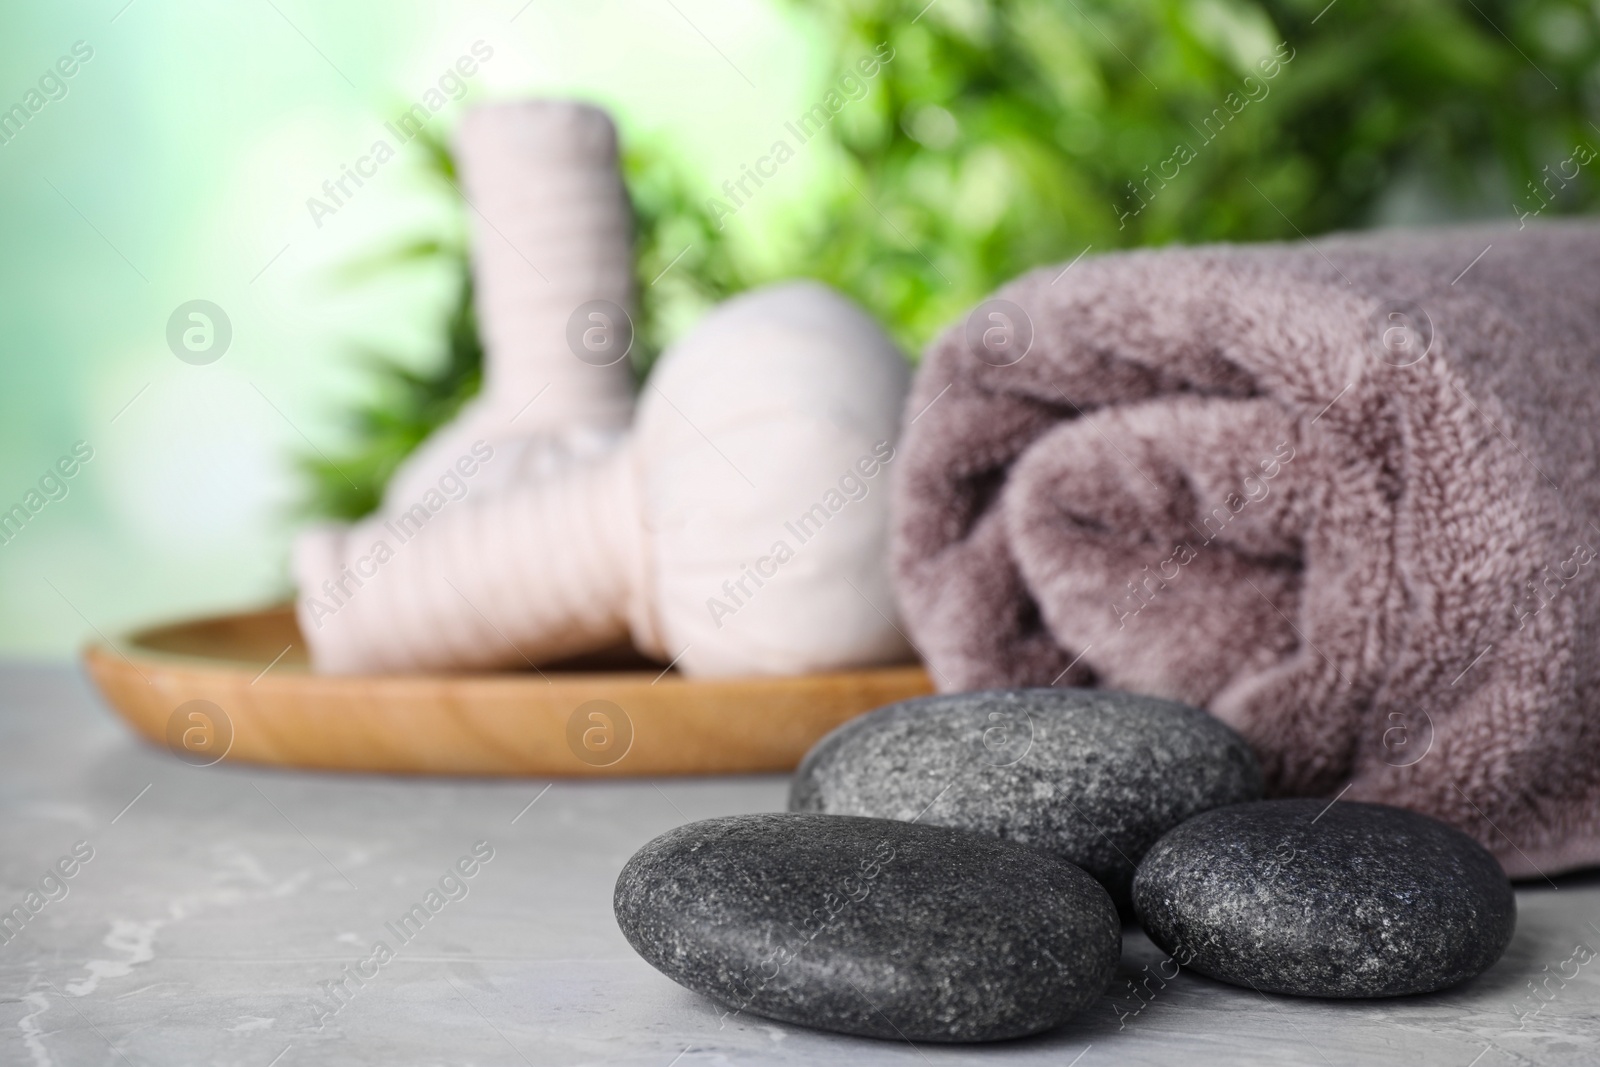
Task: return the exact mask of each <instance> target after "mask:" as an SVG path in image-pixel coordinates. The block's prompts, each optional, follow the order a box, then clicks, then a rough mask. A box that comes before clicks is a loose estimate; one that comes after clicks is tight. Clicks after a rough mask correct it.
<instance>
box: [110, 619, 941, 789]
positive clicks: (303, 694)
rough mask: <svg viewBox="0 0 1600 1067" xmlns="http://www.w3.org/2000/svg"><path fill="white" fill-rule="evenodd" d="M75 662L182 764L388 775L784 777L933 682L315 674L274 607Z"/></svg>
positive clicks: (635, 672) (604, 663)
mask: <svg viewBox="0 0 1600 1067" xmlns="http://www.w3.org/2000/svg"><path fill="white" fill-rule="evenodd" d="M83 658H84V663H85V665H86V666H87V667H88V670H89V675H90V677H91V678H93V679H94V683H95V685H96V686H98V687H99V689H100V692H101V693H102V694H103V695H104V696H105V698H106V700H107V701H108V702H109V703H110V704H111V706H112V707H113V708H115V709H116V710H117V712H118V714H120V715H121V716H122V717H123V718H124V719H126V720H127V721H128V723H129V724H130V725H132V727H133V728H134V729H135V730H136V731H138V732H139V733H140V734H142V735H143V736H144V737H146V738H148V739H149V740H150V741H152V742H154V743H156V744H159V745H162V746H164V747H166V748H168V749H170V750H171V751H172V753H173V754H174V755H175V756H177V757H178V758H179V759H182V760H184V761H185V762H188V763H192V764H195V765H207V764H211V763H216V762H219V761H221V760H227V761H237V762H246V763H268V764H281V765H286V766H294V767H313V768H319V769H327V770H345V771H377V772H385V773H399V774H460V775H535V776H550V775H559V776H577V775H607V776H630V775H657V774H728V773H740V772H754V771H788V770H792V769H793V768H794V766H795V765H796V764H797V763H798V762H799V761H800V758H801V757H802V756H803V755H804V754H805V752H806V750H807V749H808V748H810V747H811V745H812V744H814V743H815V742H816V741H817V739H819V738H820V737H822V736H823V735H824V734H826V733H827V732H828V731H829V730H831V729H833V728H834V727H835V726H838V725H839V724H840V723H842V722H844V721H845V720H847V719H850V718H852V717H854V716H856V715H860V714H862V713H863V712H866V711H870V710H871V709H873V708H875V707H878V706H879V705H882V704H887V703H890V702H892V701H896V700H903V699H906V698H907V697H913V696H920V695H922V694H924V693H928V692H930V691H931V688H932V687H931V686H930V684H929V682H928V677H927V675H926V674H925V673H924V671H923V669H922V668H921V667H917V666H910V665H908V666H901V667H887V668H880V669H875V670H864V671H850V672H844V673H838V674H816V675H806V676H803V677H792V678H729V679H713V680H691V679H687V678H684V677H683V676H681V675H679V674H678V673H676V672H675V671H670V670H669V671H663V669H662V667H661V665H660V664H653V663H649V662H648V661H646V660H643V659H642V658H640V657H639V656H638V655H637V654H635V653H632V652H631V651H628V650H617V651H614V652H612V653H607V654H603V655H599V656H591V657H585V658H584V659H583V660H581V661H579V660H574V661H571V662H569V663H566V664H562V665H560V666H557V667H546V668H544V669H543V673H542V675H541V674H539V673H535V672H532V671H526V672H523V671H518V672H508V673H500V674H458V675H437V674H435V675H409V676H399V675H391V676H381V677H334V676H324V675H317V674H312V673H311V672H310V670H309V669H308V667H307V665H306V655H305V646H304V642H303V641H302V639H301V637H300V631H299V629H298V628H297V627H296V625H295V620H294V614H293V612H292V611H290V610H289V609H288V608H286V607H284V608H273V609H270V610H267V611H260V612H254V613H250V614H243V615H228V616H222V617H218V618H212V619H200V620H196V621H193V622H185V623H179V624H177V625H171V626H161V627H155V628H152V629H147V630H142V631H140V632H138V633H135V634H132V635H130V636H129V637H128V638H126V639H125V640H123V641H120V642H116V643H115V644H105V643H94V644H91V645H89V646H88V647H87V648H86V649H85V650H84V653H83Z"/></svg>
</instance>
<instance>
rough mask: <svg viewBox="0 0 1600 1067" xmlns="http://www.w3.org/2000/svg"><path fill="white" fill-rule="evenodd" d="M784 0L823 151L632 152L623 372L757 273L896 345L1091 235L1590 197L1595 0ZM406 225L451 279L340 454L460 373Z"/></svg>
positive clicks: (910, 343)
mask: <svg viewBox="0 0 1600 1067" xmlns="http://www.w3.org/2000/svg"><path fill="white" fill-rule="evenodd" d="M781 2H784V3H787V4H789V5H790V6H792V7H793V8H794V9H795V10H796V11H797V13H799V14H800V15H801V16H803V17H806V18H810V19H813V20H815V22H816V24H817V25H818V27H819V28H820V29H821V31H822V37H823V39H824V40H825V41H826V42H827V49H828V55H829V62H830V69H827V70H822V71H819V72H818V73H819V78H818V83H817V84H818V87H817V89H816V97H815V99H816V100H817V101H818V102H823V103H824V104H825V106H826V107H827V108H828V111H829V114H830V115H831V116H832V117H831V118H830V120H829V121H828V122H827V123H826V124H825V125H824V126H823V128H822V131H821V132H820V133H818V134H816V135H815V136H812V137H811V138H810V139H808V140H807V141H806V142H805V143H804V145H801V144H799V143H794V144H792V145H791V147H792V148H794V149H795V150H796V151H803V152H806V153H816V158H815V160H814V163H815V164H816V168H817V170H818V172H819V173H818V177H817V178H816V179H815V180H813V181H810V182H809V183H808V185H807V186H806V189H805V193H804V196H803V197H799V198H796V197H792V196H791V197H789V198H788V199H786V200H785V202H784V203H785V210H784V211H782V212H771V211H769V212H766V213H763V214H760V215H752V214H749V213H744V212H738V213H735V214H734V215H733V216H732V217H729V215H728V213H727V211H726V208H727V207H728V206H729V204H728V199H727V196H726V194H725V193H724V192H723V191H722V190H721V189H720V188H719V186H718V184H717V178H720V176H716V177H713V176H712V175H709V174H704V173H698V172H697V171H696V170H695V169H694V168H693V167H692V166H691V165H690V164H688V163H687V162H686V161H684V160H683V159H682V158H681V157H680V156H678V155H676V154H674V153H673V152H672V151H671V150H670V148H668V147H666V146H661V145H646V146H634V147H633V148H632V149H631V150H630V151H629V153H628V156H627V161H626V174H627V180H628V184H629V189H630V193H631V195H632V197H633V200H634V204H635V210H636V213H637V216H638V235H637V247H638V271H639V277H640V279H641V283H642V284H641V286H640V304H641V306H640V319H639V323H638V336H639V338H640V339H641V343H640V345H639V351H638V352H636V358H637V360H638V362H637V364H636V369H637V370H638V371H639V372H640V374H641V375H642V374H644V373H647V372H648V369H649V365H650V362H651V361H652V360H653V359H654V357H655V355H656V354H658V353H659V352H660V351H661V349H662V348H663V347H664V346H665V345H667V344H669V343H670V342H671V341H672V340H673V339H674V338H675V337H676V336H678V335H679V334H680V333H681V332H682V331H683V329H685V328H686V327H687V325H688V324H689V323H691V322H692V321H693V320H694V319H695V318H696V317H697V316H698V315H699V314H700V313H702V312H703V311H704V309H705V308H707V307H709V306H710V305H712V304H714V303H716V302H717V301H718V300H721V299H722V298H724V297H726V296H727V295H729V294H731V293H735V292H738V291H740V290H743V289H746V288H750V287H752V286H755V285H759V284H762V283H765V282H768V281H772V280H776V279H777V278H779V277H792V276H809V277H814V278H818V279H820V280H822V281H825V282H827V283H829V284H831V285H833V286H835V287H837V288H839V289H840V290H842V291H844V292H846V293H848V294H850V295H851V296H853V297H854V298H856V299H857V300H859V301H860V302H861V303H862V304H864V305H865V306H866V307H867V308H869V309H870V310H871V311H873V312H874V313H875V314H876V315H877V316H878V317H879V318H880V319H881V320H882V321H883V322H884V323H885V324H886V325H887V326H888V327H889V329H890V330H891V331H892V332H893V333H894V334H895V336H896V338H897V339H898V340H899V341H900V342H901V344H902V345H904V346H905V347H906V348H907V350H908V351H911V352H916V351H917V350H918V349H920V348H921V346H922V345H924V344H925V343H926V342H927V341H928V340H929V339H930V338H931V337H932V336H933V334H934V333H935V332H936V331H937V330H939V329H940V328H941V327H943V326H944V325H945V324H947V323H949V322H951V321H953V320H954V319H956V318H957V317H958V316H959V315H961V314H962V313H963V312H964V311H965V310H966V309H967V308H968V307H970V306H971V305H972V304H973V303H975V302H976V301H977V300H978V299H980V298H981V297H982V296H983V295H984V294H986V293H988V292H989V291H990V290H992V289H993V288H995V287H996V286H997V285H999V284H1001V283H1002V282H1004V281H1006V280H1008V279H1010V278H1011V277H1013V276H1015V275H1017V274H1019V273H1021V272H1023V271H1025V270H1027V269H1029V268H1031V267H1035V266H1039V265H1041V264H1046V263H1055V262H1065V261H1067V260H1069V259H1071V258H1072V257H1074V256H1076V255H1078V254H1079V253H1081V252H1083V251H1085V250H1089V249H1092V250H1093V251H1096V252H1100V251H1109V250H1112V249H1116V248H1127V247H1135V246H1149V245H1161V244H1166V243H1170V242H1174V241H1183V242H1198V241H1212V240H1268V239H1289V238H1295V237H1297V236H1301V235H1311V234H1317V233H1323V232H1326V231H1329V230H1335V229H1342V228H1355V227H1362V226H1369V225H1374V224H1382V223H1387V222H1397V221H1414V222H1428V221H1436V220H1440V219H1446V218H1471V217H1490V216H1498V217H1505V218H1511V217H1513V216H1514V215H1521V214H1537V215H1543V216H1549V215H1554V214H1559V213H1568V212H1574V211H1582V210H1587V209H1590V208H1593V207H1594V206H1595V204H1596V202H1597V200H1600V182H1597V181H1596V178H1595V175H1594V173H1593V169H1594V167H1597V166H1600V162H1597V163H1595V164H1592V165H1589V166H1582V167H1578V168H1576V169H1577V171H1578V172H1577V174H1576V175H1574V174H1572V173H1571V171H1572V170H1573V165H1572V162H1571V161H1572V159H1573V154H1574V150H1575V148H1576V147H1577V146H1580V145H1581V146H1585V149H1586V150H1590V149H1593V148H1594V147H1595V146H1600V126H1596V125H1595V121H1594V116H1600V12H1597V9H1596V8H1595V7H1593V6H1590V5H1588V4H1585V3H1582V2H1579V0H1468V2H1467V3H1465V4H1459V3H1456V2H1452V0H1333V2H1332V3H1329V2H1328V0H932V2H931V3H929V2H927V0H781ZM884 45H887V46H888V47H889V48H890V49H892V58H890V59H889V61H888V62H886V63H884V64H882V66H881V68H880V69H878V70H876V71H875V72H874V73H873V74H872V76H870V77H866V76H863V74H862V68H860V67H858V66H857V64H858V62H859V61H860V60H861V59H862V58H863V57H867V56H870V55H873V54H874V53H875V52H877V51H878V50H879V49H880V48H881V46H884ZM882 54H884V55H889V53H887V52H884V53H882ZM830 90H831V91H833V92H834V93H835V96H833V97H831V98H830V97H828V96H827V95H826V94H827V93H828V92H829V91H830ZM835 104H837V105H838V106H837V107H834V106H833V105H835ZM798 118H799V116H775V123H774V125H775V127H776V126H781V124H782V120H784V119H794V120H798ZM438 155H439V162H438V165H439V166H441V167H448V166H449V163H448V157H447V156H446V155H445V154H444V153H443V151H442V149H441V150H439V151H438ZM763 195H766V194H763ZM719 202H720V207H719ZM429 251H430V252H434V253H436V254H440V255H444V254H448V255H451V256H454V257H456V258H455V262H456V263H457V264H458V265H459V270H460V276H461V279H462V281H461V285H460V289H459V293H460V300H459V301H458V303H457V305H456V306H455V308H454V309H453V310H452V312H451V314H450V315H449V317H448V318H447V320H446V321H447V324H448V325H447V330H446V333H445V343H444V345H443V348H444V358H443V359H442V360H441V366H440V367H439V368H438V369H437V370H436V371H435V372H433V373H430V374H420V375H419V374H411V373H409V372H402V371H398V370H395V369H393V367H392V366H391V367H389V368H387V369H383V370H380V371H379V375H380V378H381V379H382V383H383V388H382V389H381V391H380V393H381V395H380V398H379V399H378V400H376V401H374V402H373V403H372V404H369V405H367V406H366V407H363V408H362V409H361V410H360V411H358V412H357V413H356V415H355V418H356V426H355V429H356V431H357V432H356V435H355V436H356V444H355V446H354V447H353V450H352V451H351V452H350V453H349V455H348V456H347V457H346V458H345V459H341V460H340V461H339V463H338V467H340V468H343V469H345V470H359V471H360V472H361V474H362V476H363V477H364V478H367V479H370V481H369V482H368V483H367V484H372V485H375V486H381V484H382V481H383V479H385V478H386V477H387V473H388V472H389V471H392V470H393V467H394V464H396V463H398V462H399V459H400V458H401V457H402V456H403V455H404V454H405V452H406V451H408V450H409V449H410V447H412V446H414V445H415V444H416V442H417V441H420V440H421V439H422V437H423V436H425V435H426V432H427V430H428V429H430V428H431V427H432V426H434V425H437V423H438V422H440V421H443V419H445V418H447V417H448V416H449V414H451V413H453V412H454V410H455V408H456V407H458V406H459V404H460V403H461V401H462V400H463V399H465V397H466V396H468V395H470V393H471V392H472V391H473V390H474V389H475V388H476V384H477V376H476V375H477V371H476V366H477V363H476V361H477V360H478V359H479V358H480V355H481V353H480V350H479V348H478V344H477V341H476V336H475V331H474V330H473V328H472V314H471V306H470V295H471V289H470V282H469V281H468V279H467V273H466V266H465V257H464V253H463V252H462V250H461V249H460V248H459V247H450V248H446V246H445V245H443V244H437V245H435V246H431V247H430V249H429ZM669 266H670V270H669V269H668V268H669ZM663 272H665V273H663ZM346 460H348V462H347V461H346ZM332 468H333V465H332V464H327V463H322V462H321V461H320V460H319V461H318V463H316V464H312V465H311V471H310V473H311V475H312V481H313V483H314V485H315V487H316V490H315V493H314V497H313V501H312V505H313V510H315V511H317V512H319V513H321V514H328V515H333V516H336V517H354V516H356V515H358V514H361V513H363V512H364V510H366V509H368V508H370V507H371V506H373V505H374V504H375V503H376V490H374V492H373V493H372V494H370V495H363V494H359V493H358V494H351V493H350V492H349V490H350V486H349V485H348V484H347V483H346V479H345V478H344V476H343V475H341V474H340V473H339V472H338V470H337V469H332ZM336 480H337V482H338V483H340V484H339V485H336V484H334V483H335V481H336ZM340 485H342V486H343V488H340Z"/></svg>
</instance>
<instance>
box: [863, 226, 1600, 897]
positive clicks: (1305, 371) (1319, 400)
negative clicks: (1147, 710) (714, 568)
mask: <svg viewBox="0 0 1600 1067" xmlns="http://www.w3.org/2000/svg"><path fill="white" fill-rule="evenodd" d="M906 419H907V423H908V429H907V431H906V435H905V443H904V447H903V454H904V463H903V467H902V468H901V470H900V471H899V472H898V474H899V480H898V482H897V484H896V487H895V493H896V496H895V501H894V503H895V508H896V517H895V532H894V545H893V550H894V565H895V572H896V575H895V576H896V581H897V586H898V592H899V596H900V599H901V604H902V608H903V615H904V618H905V620H906V625H907V627H908V629H909V631H910V636H911V638H912V639H913V641H914V642H915V644H916V645H917V647H918V649H919V651H920V652H921V653H922V654H923V656H924V658H925V659H926V660H927V661H928V663H929V666H930V669H931V671H932V673H933V676H934V679H935V681H936V682H937V684H938V685H939V686H940V687H941V688H943V689H946V690H956V689H972V688H982V687H990V686H1013V685H1049V684H1056V685H1098V686H1102V687H1106V688H1115V689H1125V690H1131V691H1134V692H1143V693H1150V694H1154V695H1158V696H1163V697H1168V698H1173V699H1178V700H1183V701H1187V702H1189V703H1193V704H1197V705H1199V706H1202V707H1205V708H1207V709H1209V710H1210V711H1211V712H1212V713H1213V714H1215V715H1216V716H1217V717H1219V718H1220V719H1222V720H1223V721H1225V722H1227V723H1229V724H1231V725H1232V726H1234V727H1235V728H1236V729H1238V730H1239V731H1240V732H1241V733H1243V734H1244V736H1245V737H1246V738H1247V739H1248V740H1249V741H1250V742H1251V744H1252V745H1253V746H1254V747H1255V749H1256V751H1257V753H1258V754H1259V755H1260V756H1261V757H1262V761H1263V764H1264V766H1265V768H1266V771H1267V775H1268V780H1269V785H1270V788H1271V789H1272V791H1273V792H1275V793H1278V794H1313V795H1315V794H1320V795H1325V796H1330V797H1332V796H1335V795H1338V796H1340V797H1342V798H1343V799H1346V800H1366V801H1379V802H1383V803H1390V804H1396V805H1400V806H1403V807H1408V808H1413V809H1415V810H1418V811H1422V812H1425V813H1427V814H1430V815H1433V816H1435V817H1438V818H1441V819H1443V820H1445V821H1446V822H1449V823H1452V824H1454V825H1456V826H1459V827H1461V828H1462V829H1464V830H1466V831H1468V832H1469V833H1472V834H1473V835H1475V836H1476V837H1477V838H1478V839H1479V840H1480V841H1482V842H1483V843H1484V844H1485V845H1486V846H1487V847H1489V848H1490V849H1491V850H1492V851H1493V852H1494V853H1495V855H1496V856H1497V857H1499V859H1500V860H1501V862H1502V863H1503V864H1504V865H1505V867H1506V868H1507V870H1508V871H1509V872H1510V873H1511V874H1512V875H1513V876H1519V877H1527V876H1538V875H1541V874H1543V875H1548V874H1553V873H1555V872H1557V871H1560V870H1566V869H1571V868H1574V867H1579V866H1584V865H1589V864H1594V863H1597V862H1600V706H1597V697H1600V692H1597V690H1600V656H1597V640H1600V574H1597V573H1596V572H1597V571H1600V561H1597V559H1596V556H1597V554H1600V525H1597V522H1600V478H1597V473H1600V472H1597V467H1600V227H1597V226H1594V225H1589V224H1565V225H1551V226H1529V227H1528V228H1526V229H1523V230H1518V229H1515V228H1510V227H1483V228H1467V229H1456V230H1439V231H1408V230H1394V231H1385V232H1379V233H1373V234H1367V235H1350V236H1337V237H1328V238H1318V239H1316V241H1315V242H1314V243H1313V242H1311V241H1304V240H1302V241H1298V242H1292V243H1288V244H1283V245H1261V246H1253V247H1245V246H1214V247H1202V248H1193V249H1178V250H1165V251H1142V252H1131V253H1119V254H1112V255H1105V256H1101V257H1097V258H1085V259H1083V260H1081V261H1079V262H1077V263H1075V264H1072V265H1068V266H1066V267H1065V269H1063V268H1062V267H1059V266H1058V267H1055V268H1050V269H1043V270H1039V271H1036V272H1034V273H1031V274H1028V275H1026V276H1024V277H1022V278H1019V279H1018V280H1016V281H1015V282H1013V283H1011V284H1009V285H1008V286H1006V287H1004V288H1003V289H1001V290H1000V291H999V292H998V293H997V294H996V299H995V300H992V301H988V302H985V304H983V305H980V306H979V308H977V309H975V311H974V312H973V315H972V316H971V317H969V318H968V320H966V321H964V322H961V323H958V324H956V326H954V327H952V328H951V329H950V330H949V331H947V332H946V333H945V334H944V335H943V336H942V337H941V338H940V339H939V340H938V341H936V342H935V343H934V344H933V345H932V346H931V347H930V349H929V351H928V353H927V355H926V357H925V359H924V361H923V365H922V367H921V369H920V371H919V373H918V376H917V381H916V384H915V387H914V389H913V392H912V395H911V398H910V400H909V402H908V407H907V415H906Z"/></svg>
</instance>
